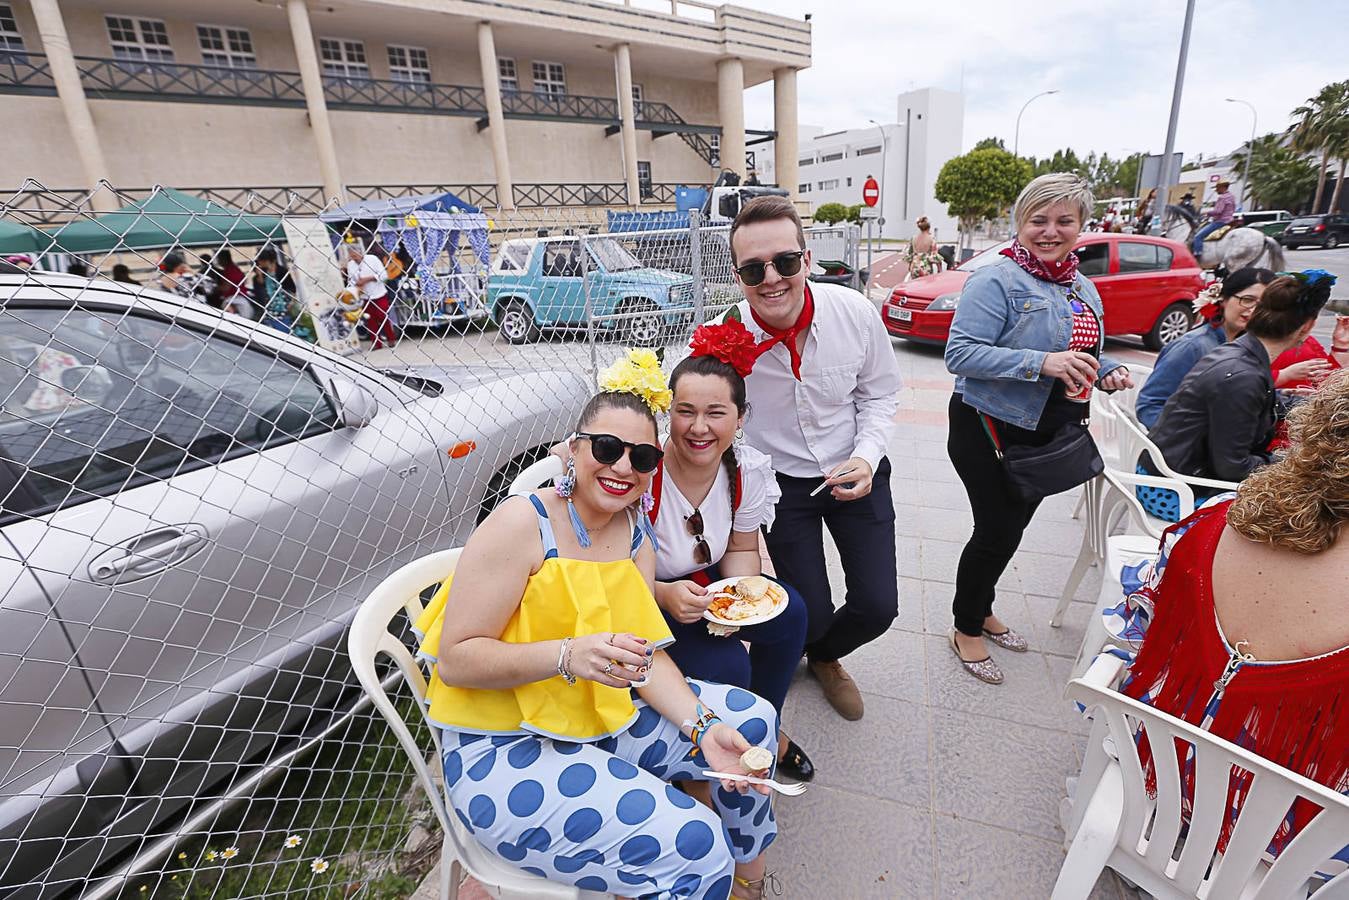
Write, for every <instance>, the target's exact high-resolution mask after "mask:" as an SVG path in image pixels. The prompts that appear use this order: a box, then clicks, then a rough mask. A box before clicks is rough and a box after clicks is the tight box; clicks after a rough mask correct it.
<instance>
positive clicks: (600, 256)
mask: <svg viewBox="0 0 1349 900" xmlns="http://www.w3.org/2000/svg"><path fill="white" fill-rule="evenodd" d="M586 244H587V246H589V247H590V252H591V253H592V254H594V257H595V260H596V261H597V262H598V263H599V264H600V265H601V266H603V267H604V270H605V271H606V272H626V271H628V270H630V269H640V268H641V267H642V262H641V260H639V259H638V258H637V257H635V256H633V255H632V254H631V253H629V252H628V248H627V247H624V246H623V245H622V244H620V243H619V242H618V241H616V240H614V239H613V238H599V239H597V240H593V241H586Z"/></svg>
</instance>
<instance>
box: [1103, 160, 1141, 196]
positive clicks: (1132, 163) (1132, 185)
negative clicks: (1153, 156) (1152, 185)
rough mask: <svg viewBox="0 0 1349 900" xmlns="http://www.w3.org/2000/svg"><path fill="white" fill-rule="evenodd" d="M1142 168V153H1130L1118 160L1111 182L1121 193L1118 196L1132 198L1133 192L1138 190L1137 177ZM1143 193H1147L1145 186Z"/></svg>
mask: <svg viewBox="0 0 1349 900" xmlns="http://www.w3.org/2000/svg"><path fill="white" fill-rule="evenodd" d="M1142 168H1143V154H1142V153H1131V154H1129V155H1128V156H1126V157H1125V158H1124V159H1122V160H1120V162H1119V165H1118V166H1117V167H1116V169H1115V177H1114V181H1113V182H1112V184H1113V186H1114V187H1116V188H1118V189H1119V190H1120V191H1121V192H1122V193H1121V194H1120V195H1119V196H1121V197H1132V196H1133V195H1134V192H1135V191H1136V190H1138V176H1139V174H1140V170H1141V169H1142ZM1143 193H1145V194H1146V193H1147V186H1146V185H1145V186H1144V187H1143Z"/></svg>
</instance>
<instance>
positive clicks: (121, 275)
mask: <svg viewBox="0 0 1349 900" xmlns="http://www.w3.org/2000/svg"><path fill="white" fill-rule="evenodd" d="M112 280H113V281H119V282H121V283H122V284H140V282H139V281H137V280H136V279H134V278H132V277H131V270H130V269H128V268H127V267H126V264H125V263H118V264H117V265H115V266H113V267H112Z"/></svg>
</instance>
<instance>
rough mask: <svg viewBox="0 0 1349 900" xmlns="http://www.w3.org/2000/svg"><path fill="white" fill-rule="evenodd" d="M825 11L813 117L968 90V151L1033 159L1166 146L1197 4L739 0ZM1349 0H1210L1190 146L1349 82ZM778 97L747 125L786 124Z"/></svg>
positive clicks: (1186, 119) (755, 105) (804, 109)
mask: <svg viewBox="0 0 1349 900" xmlns="http://www.w3.org/2000/svg"><path fill="white" fill-rule="evenodd" d="M738 2H741V3H743V4H744V5H747V6H752V7H755V8H757V9H762V10H766V11H772V12H776V13H779V14H781V15H785V16H793V17H795V16H800V15H803V14H804V13H807V12H809V13H813V14H814V15H813V16H812V20H811V22H812V26H813V42H814V48H813V52H814V65H813V66H812V67H811V68H810V69H808V70H806V71H804V72H802V73H801V75H800V80H799V83H798V89H799V93H800V109H801V121H802V122H803V123H808V124H812V125H823V126H825V127H826V128H827V129H828V130H834V129H841V128H848V127H861V126H863V125H865V124H866V121H867V119H869V118H874V119H876V120H877V121H882V122H893V121H895V117H896V103H895V97H896V95H897V94H899V93H901V92H903V91H906V90H911V89H914V88H922V87H929V86H932V87H941V88H946V89H950V90H958V89H960V87H961V84H962V80H963V85H964V91H965V125H964V146H965V148H966V149H968V148H969V147H971V146H972V145H973V144H974V143H975V142H976V141H978V140H979V139H980V138H983V137H987V136H990V135H996V136H998V137H1001V138H1003V139H1004V140H1005V141H1006V143H1007V146H1008V148H1009V149H1010V148H1011V146H1012V132H1013V129H1014V127H1015V122H1016V115H1017V110H1018V109H1020V108H1021V105H1022V104H1023V103H1024V102H1025V101H1026V100H1027V99H1028V98H1030V97H1031V96H1032V95H1034V94H1036V93H1038V92H1040V91H1045V90H1050V89H1053V88H1058V89H1059V90H1060V91H1061V93H1059V94H1056V95H1053V96H1049V97H1042V98H1040V99H1039V100H1036V101H1035V103H1033V104H1032V105H1031V106H1030V107H1029V108H1028V109H1027V110H1026V113H1025V115H1024V116H1023V117H1022V120H1021V152H1022V153H1023V154H1028V155H1036V156H1045V155H1048V154H1051V153H1052V152H1053V151H1054V150H1055V149H1058V148H1061V147H1064V146H1071V147H1072V148H1073V149H1075V150H1077V151H1078V152H1079V153H1081V154H1082V155H1085V153H1086V151H1088V150H1096V151H1098V152H1099V151H1108V152H1109V153H1110V154H1111V155H1112V156H1114V155H1116V154H1125V153H1128V152H1130V151H1135V150H1142V151H1151V152H1154V153H1160V152H1161V149H1162V145H1163V143H1164V141H1165V138H1166V124H1167V116H1168V111H1169V109H1170V103H1171V91H1172V86H1173V83H1174V79H1175V72H1176V57H1177V52H1178V50H1179V47H1180V32H1181V27H1182V24H1183V22H1184V14H1185V3H1184V2H1183V0H1080V2H1074V3H1068V2H1063V0H1039V2H1038V3H1036V2H1015V0H827V2H821V0H738ZM1347 47H1349V0H1198V4H1197V7H1196V12H1195V21H1194V30H1193V33H1192V35H1191V39H1190V58H1189V65H1188V67H1187V69H1186V76H1185V92H1184V95H1183V98H1182V103H1181V114H1180V129H1179V133H1178V137H1177V141H1176V149H1177V150H1180V151H1183V152H1184V153H1185V156H1186V159H1187V160H1188V159H1190V158H1191V157H1193V156H1194V155H1195V154H1197V153H1201V152H1202V153H1203V154H1204V155H1206V156H1211V155H1213V154H1215V153H1225V152H1227V151H1229V150H1231V149H1233V148H1235V147H1237V146H1238V145H1240V144H1241V143H1242V142H1243V141H1245V140H1248V139H1249V137H1250V132H1251V111H1250V109H1248V108H1247V107H1245V106H1242V105H1239V104H1235V103H1225V102H1224V98H1226V97H1238V98H1241V99H1243V100H1247V101H1249V102H1250V103H1252V104H1254V106H1255V108H1256V111H1257V113H1258V116H1259V118H1258V128H1259V131H1260V133H1262V134H1263V133H1266V132H1268V131H1273V130H1276V129H1282V128H1284V127H1286V126H1287V124H1288V113H1289V111H1290V110H1291V109H1292V108H1293V107H1295V106H1297V105H1298V104H1300V103H1302V102H1303V101H1304V100H1305V99H1306V98H1307V97H1309V96H1311V95H1312V94H1314V93H1316V91H1317V90H1319V89H1320V88H1321V87H1322V86H1323V85H1325V84H1327V83H1329V82H1331V81H1336V80H1340V79H1343V78H1349V55H1346V48H1347ZM772 121H773V88H772V85H771V84H767V85H760V86H758V87H755V88H752V89H751V90H750V91H749V92H747V94H746V124H747V125H748V126H749V127H750V128H771V127H772Z"/></svg>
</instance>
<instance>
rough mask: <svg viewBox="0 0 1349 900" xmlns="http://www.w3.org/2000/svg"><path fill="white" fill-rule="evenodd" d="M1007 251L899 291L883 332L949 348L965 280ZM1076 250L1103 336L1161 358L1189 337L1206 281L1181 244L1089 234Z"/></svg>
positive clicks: (887, 306) (994, 251)
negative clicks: (1135, 338)
mask: <svg viewBox="0 0 1349 900" xmlns="http://www.w3.org/2000/svg"><path fill="white" fill-rule="evenodd" d="M1010 243H1011V242H1010V241H1008V242H1007V243H1004V244H999V245H998V246H996V247H992V248H990V249H988V250H985V251H984V252H983V253H980V254H979V255H978V256H975V257H973V258H971V259H968V260H966V261H965V262H963V263H961V264H960V265H959V266H956V267H955V268H954V269H950V270H948V271H945V272H938V273H937V274H936V275H927V276H925V277H923V278H915V279H914V280H913V281H906V282H904V283H903V284H900V285H899V286H898V287H896V288H895V289H894V291H893V292H892V293H891V294H890V297H889V299H887V300H886V301H885V303H884V304H883V305H882V306H881V318H882V319H883V320H884V321H885V327H886V328H887V329H889V331H890V333H891V334H893V335H895V336H896V337H902V338H906V339H908V340H911V341H919V342H922V343H929V344H945V343H946V337H947V334H948V332H949V331H950V330H951V320H952V319H953V318H954V317H955V309H956V303H957V301H959V300H960V290H961V288H963V287H964V286H965V279H966V278H969V277H970V273H971V272H973V271H974V270H976V269H981V268H983V267H984V266H988V265H992V264H993V263H995V262H997V261H998V260H999V259H1001V258H1002V257H1001V256H999V251H1000V250H1002V249H1003V248H1004V247H1007V246H1008V245H1009V244H1010ZM1074 250H1075V251H1076V252H1077V257H1078V268H1079V270H1080V271H1081V272H1082V274H1083V275H1086V276H1087V277H1089V278H1090V279H1091V281H1092V284H1094V285H1096V290H1098V291H1100V292H1101V302H1102V303H1103V304H1104V306H1105V330H1106V334H1138V335H1142V336H1143V344H1144V346H1146V347H1147V348H1148V349H1149V350H1160V349H1161V348H1162V345H1163V344H1169V343H1171V342H1172V341H1174V340H1175V339H1176V338H1178V337H1180V336H1181V335H1183V334H1185V332H1186V331H1189V330H1190V326H1191V325H1192V324H1193V323H1194V313H1193V311H1192V304H1193V302H1194V298H1195V297H1197V296H1199V292H1200V291H1202V290H1203V289H1204V278H1203V273H1202V271H1201V270H1200V268H1199V264H1198V263H1197V262H1195V259H1194V256H1193V255H1191V253H1190V250H1189V248H1188V247H1186V246H1185V245H1184V244H1182V243H1180V242H1179V241H1172V240H1168V239H1167V238H1160V237H1150V236H1148V235H1143V234H1105V233H1087V234H1084V235H1082V237H1080V238H1079V239H1078V241H1077V246H1076V247H1075V248H1074Z"/></svg>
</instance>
